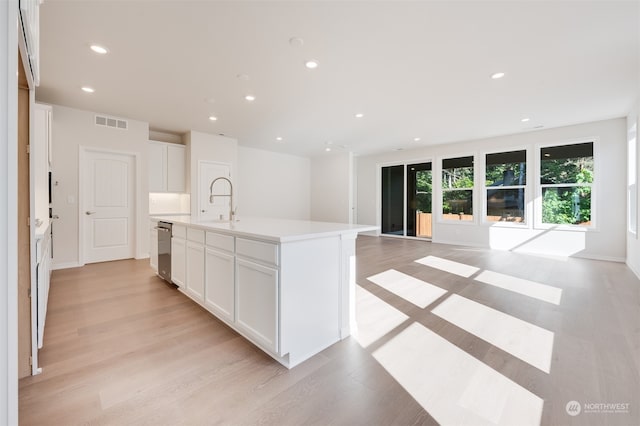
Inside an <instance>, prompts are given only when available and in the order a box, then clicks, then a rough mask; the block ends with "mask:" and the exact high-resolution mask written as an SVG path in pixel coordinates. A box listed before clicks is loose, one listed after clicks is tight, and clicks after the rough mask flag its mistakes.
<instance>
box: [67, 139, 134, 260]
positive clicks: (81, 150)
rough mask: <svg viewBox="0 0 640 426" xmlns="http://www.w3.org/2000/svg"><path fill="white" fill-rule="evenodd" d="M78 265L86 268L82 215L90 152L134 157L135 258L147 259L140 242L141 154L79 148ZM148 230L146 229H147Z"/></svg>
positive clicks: (88, 147)
mask: <svg viewBox="0 0 640 426" xmlns="http://www.w3.org/2000/svg"><path fill="white" fill-rule="evenodd" d="M78 150H79V151H78V263H79V264H80V266H84V265H85V264H86V263H85V261H84V249H85V247H84V245H85V244H84V226H83V224H84V220H83V217H82V215H83V214H84V189H85V187H84V186H85V184H86V180H85V179H84V173H85V167H84V166H85V161H86V156H87V153H88V152H97V153H103V154H119V155H128V156H131V157H133V162H134V167H135V170H134V176H135V184H134V185H133V189H134V194H133V199H134V203H133V216H134V220H133V223H134V224H135V229H134V230H133V234H134V238H133V244H134V253H135V258H136V259H140V258H142V257H145V256H144V254H141V253H140V249H141V247H142V244H141V240H140V238H141V237H140V229H141V223H142V218H141V214H142V209H141V208H140V207H141V206H140V194H142V188H141V185H142V182H141V181H142V179H141V176H140V153H139V152H133V151H119V150H113V149H104V148H96V147H90V146H83V145H80V146H79V147H78ZM145 230H146V228H145Z"/></svg>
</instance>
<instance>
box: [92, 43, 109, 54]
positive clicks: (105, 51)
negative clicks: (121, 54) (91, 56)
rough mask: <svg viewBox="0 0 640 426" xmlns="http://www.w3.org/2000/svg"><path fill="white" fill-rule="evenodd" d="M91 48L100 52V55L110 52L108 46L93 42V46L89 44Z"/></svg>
mask: <svg viewBox="0 0 640 426" xmlns="http://www.w3.org/2000/svg"><path fill="white" fill-rule="evenodd" d="M89 47H90V48H91V50H93V51H94V52H96V53H98V54H100V55H106V54H107V53H109V51H108V50H107V48H106V47H102V46H99V45H97V44H92V45H91V46H89Z"/></svg>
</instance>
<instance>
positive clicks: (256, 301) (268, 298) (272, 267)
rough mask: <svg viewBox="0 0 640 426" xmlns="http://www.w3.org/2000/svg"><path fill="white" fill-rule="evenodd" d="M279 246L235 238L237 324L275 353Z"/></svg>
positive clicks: (276, 345) (277, 315) (276, 342)
mask: <svg viewBox="0 0 640 426" xmlns="http://www.w3.org/2000/svg"><path fill="white" fill-rule="evenodd" d="M278 284H279V281H278V245H277V244H271V243H267V242H263V241H256V240H248V239H245V238H236V286H237V292H236V309H237V310H236V320H237V324H238V327H239V328H240V329H242V330H243V331H244V332H245V333H246V334H247V335H248V337H250V338H251V339H253V340H254V341H256V343H258V344H260V345H262V346H265V347H266V348H267V349H268V350H270V351H272V352H274V353H278V352H279V350H278V349H279V346H278V328H279V327H278V320H279V317H280V316H279V302H278V298H279V291H278V287H279V286H278Z"/></svg>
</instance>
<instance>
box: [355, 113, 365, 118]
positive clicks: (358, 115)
mask: <svg viewBox="0 0 640 426" xmlns="http://www.w3.org/2000/svg"><path fill="white" fill-rule="evenodd" d="M362 117H364V114H363V113H361V112H359V113H357V114H356V118H362Z"/></svg>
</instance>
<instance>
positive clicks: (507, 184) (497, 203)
mask: <svg viewBox="0 0 640 426" xmlns="http://www.w3.org/2000/svg"><path fill="white" fill-rule="evenodd" d="M526 184H527V152H526V151H524V150H522V151H512V152H500V153H496V154H487V155H486V168H485V188H486V191H485V194H486V196H487V198H486V201H487V210H486V216H485V218H486V220H487V221H490V222H515V223H524V221H525V205H526V203H525V189H526Z"/></svg>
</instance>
